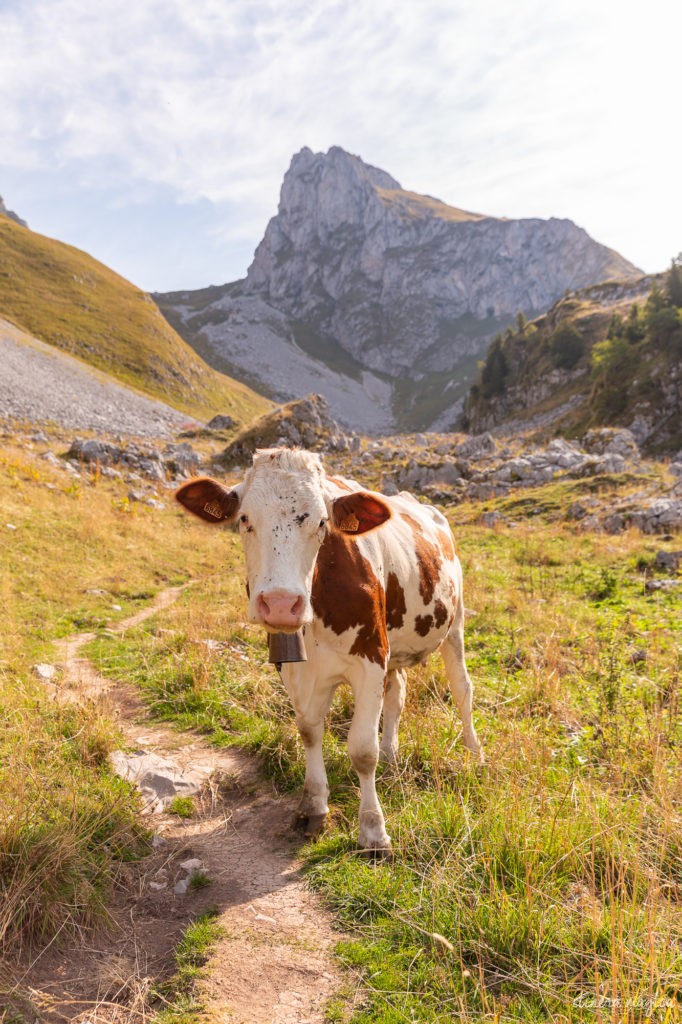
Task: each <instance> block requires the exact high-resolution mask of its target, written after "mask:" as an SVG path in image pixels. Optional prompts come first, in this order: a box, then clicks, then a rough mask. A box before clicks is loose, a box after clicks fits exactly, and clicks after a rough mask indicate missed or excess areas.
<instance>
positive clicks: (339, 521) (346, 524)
mask: <svg viewBox="0 0 682 1024" xmlns="http://www.w3.org/2000/svg"><path fill="white" fill-rule="evenodd" d="M390 518H391V510H390V508H389V507H388V505H387V504H386V503H385V502H383V501H382V500H381V498H379V497H378V496H377V495H375V494H368V493H367V491H355V492H354V493H353V494H344V496H343V497H342V498H337V499H336V500H335V501H334V502H333V504H332V522H333V523H334V526H335V527H336V529H337V530H341V532H342V533H366V532H367V531H368V530H374V529H376V527H377V526H381V524H382V523H385V522H386V520H387V519H390Z"/></svg>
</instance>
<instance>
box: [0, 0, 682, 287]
mask: <svg viewBox="0 0 682 1024" xmlns="http://www.w3.org/2000/svg"><path fill="white" fill-rule="evenodd" d="M681 37H682V3H680V2H679V0H648V2H647V3H646V4H643V3H642V2H641V0H639V2H637V3H634V2H631V0H514V2H511V0H478V2H477V3H474V2H473V0H468V2H463V0H419V2H417V0H340V2H336V0H308V2H302V0H97V2H96V3H93V2H92V0H0V41H1V42H2V45H1V46H0V195H2V196H3V198H4V200H5V202H6V204H7V206H8V207H9V208H10V209H13V210H16V212H17V213H19V214H20V216H22V217H24V218H25V219H26V220H27V221H28V223H29V225H30V226H31V227H32V228H33V229H34V230H36V231H39V232H41V233H43V234H46V235H50V236H51V237H54V238H59V239H60V240H61V241H64V242H68V243H70V244H72V245H75V246H77V247H78V248H81V249H84V250H85V251H87V252H89V253H91V254H92V255H93V256H95V257H96V258H97V259H99V260H101V261H102V262H103V263H106V264H107V265H108V266H110V267H112V268H113V269H114V270H116V271H118V272H119V273H120V274H122V275H123V276H124V277H126V278H128V279H129V280H131V281H133V282H134V283H135V284H137V285H138V286H139V287H141V288H144V289H146V290H149V291H168V290H176V289H185V288H187V289H189V288H200V287H205V286H206V285H209V284H222V283H224V282H226V281H231V280H235V279H237V278H239V277H243V276H244V274H245V272H246V270H247V268H248V266H249V263H250V262H251V258H252V256H253V252H254V249H255V247H256V245H257V244H258V242H259V240H260V238H261V237H262V235H263V232H264V230H265V227H266V225H267V222H268V220H269V218H270V217H271V216H273V215H274V214H275V213H276V210H277V202H278V196H279V188H280V185H281V181H282V177H283V175H284V173H285V171H286V169H287V167H288V165H289V162H290V160H291V157H292V155H293V154H294V153H295V152H297V151H298V150H300V149H301V148H302V147H303V146H309V147H310V148H311V149H313V150H314V151H315V152H319V151H326V150H327V149H329V147H330V146H333V145H338V146H342V147H343V148H344V149H346V150H348V151H349V152H351V153H355V154H357V155H359V156H361V157H362V158H363V159H364V160H366V161H367V162H368V163H372V164H374V165H375V166H378V167H382V168H383V169H384V170H386V171H388V172H389V173H390V174H391V175H392V176H393V177H394V178H397V179H398V181H400V182H401V184H402V185H403V187H404V188H408V189H410V190H412V191H415V192H422V193H426V194H429V195H433V196H437V197H438V198H440V199H442V200H444V201H445V202H448V203H451V204H452V205H454V206H459V207H462V208H464V209H468V210H474V211H477V212H480V213H486V214H490V215H493V216H505V217H552V216H554V217H569V218H570V219H571V220H573V221H575V222H576V223H577V224H579V225H580V226H581V227H583V228H585V229H586V230H587V231H588V232H589V233H590V234H591V235H592V237H594V238H596V239H597V240H598V241H600V242H602V243H604V244H605V245H608V246H611V247H612V248H614V249H617V250H618V251H619V252H620V253H621V254H622V255H623V256H625V257H626V258H627V259H629V260H631V261H632V262H633V263H635V264H636V265H637V266H639V267H641V268H642V269H643V270H645V271H647V272H651V271H657V270H663V269H665V267H667V266H668V265H669V264H670V260H671V258H672V257H673V256H675V255H677V253H678V252H680V250H682V188H681V186H680V182H681V180H682V175H681V174H680V164H681V161H682V145H681V143H680V138H681V136H680V127H679V126H680V122H681V121H682V116H681V100H680V96H681V86H682V80H681V78H680V60H679V40H680V38H681Z"/></svg>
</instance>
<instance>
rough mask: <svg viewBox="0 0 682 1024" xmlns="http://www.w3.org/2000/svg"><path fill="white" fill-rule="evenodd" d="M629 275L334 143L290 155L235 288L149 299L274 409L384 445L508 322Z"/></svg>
mask: <svg viewBox="0 0 682 1024" xmlns="http://www.w3.org/2000/svg"><path fill="white" fill-rule="evenodd" d="M638 274H639V272H638V271H637V270H636V268H635V267H633V266H632V264H630V263H628V262H627V261H626V260H624V259H623V258H622V257H621V256H619V255H618V254H617V253H615V252H613V251H612V250H610V249H607V248H605V247H604V246H602V245H599V244H598V243H597V242H595V241H594V240H593V239H591V238H590V237H589V236H588V235H587V234H586V233H585V232H584V231H583V230H582V229H581V228H578V227H577V226H576V225H575V224H573V223H572V222H571V221H569V220H559V219H556V218H552V219H550V220H547V221H543V220H539V219H529V220H506V219H499V218H495V217H486V216H484V215H482V214H475V213H469V212H467V211H464V210H458V209H456V208H454V207H451V206H448V205H446V204H445V203H442V202H440V201H439V200H437V199H433V198H432V197H430V196H422V195H417V194H416V193H413V192H408V191H406V190H404V189H403V188H402V187H401V186H400V184H399V182H397V181H396V180H395V179H394V178H392V177H391V176H390V175H389V174H387V173H386V172H385V171H382V170H380V169H378V168H375V167H371V166H369V165H368V164H365V163H364V162H363V161H362V160H361V159H360V158H359V157H356V156H352V155H351V154H349V153H346V152H344V150H342V149H340V148H339V147H337V146H335V147H332V148H331V149H330V150H329V152H328V153H313V152H311V150H310V149H307V148H305V149H303V150H301V152H300V153H297V154H296V155H295V156H294V158H293V160H292V162H291V166H290V167H289V170H288V171H287V173H286V175H285V177H284V181H283V184H282V190H281V196H280V203H279V209H278V212H277V215H276V216H275V217H273V218H272V220H271V221H270V223H269V224H268V226H267V229H266V232H265V235H264V237H263V240H262V241H261V243H260V245H259V246H258V248H257V250H256V253H255V256H254V260H253V263H252V264H251V267H250V268H249V271H248V274H247V277H246V279H245V280H244V281H243V282H236V283H235V284H233V285H229V286H225V288H223V289H217V290H216V291H217V292H218V293H219V294H213V293H211V295H210V296H209V297H208V298H206V299H205V300H203V299H202V300H201V302H198V301H197V299H196V298H195V297H194V295H193V293H191V292H186V293H175V295H174V296H158V297H157V298H158V299H159V301H160V304H161V307H162V309H163V308H165V309H169V308H171V309H172V310H173V312H174V313H175V315H176V316H177V315H179V316H180V317H181V319H182V321H183V322H184V325H185V327H186V329H187V332H186V335H185V336H186V337H187V338H188V340H189V341H190V342H191V341H192V332H195V331H197V330H201V331H202V334H203V336H204V338H205V339H206V340H207V341H208V343H209V346H210V348H211V349H213V351H214V352H215V353H216V356H217V357H220V356H221V354H222V357H223V358H224V359H225V360H229V363H230V365H231V366H232V367H233V368H236V369H238V370H242V371H243V372H244V373H246V374H248V375H249V379H251V380H254V379H256V380H257V381H260V382H261V384H262V386H264V387H265V388H266V389H270V390H271V391H272V389H273V388H274V389H275V391H276V394H275V397H277V398H287V397H297V396H298V395H300V394H302V393H305V391H307V390H315V391H319V392H321V393H322V394H324V395H325V396H326V397H327V399H328V401H329V404H330V407H331V410H332V414H333V415H334V416H335V417H336V418H337V419H339V420H340V421H341V422H343V423H345V424H347V425H350V426H353V427H355V428H357V429H360V430H370V431H384V432H386V431H387V430H388V429H389V428H390V427H392V426H394V425H396V424H399V423H400V422H401V416H403V415H404V409H403V408H402V407H401V403H402V405H404V404H405V403H407V404H408V405H409V404H410V402H411V401H412V400H413V399H414V398H415V396H416V395H417V394H418V393H419V392H420V381H422V380H425V379H426V378H427V376H428V375H429V374H443V378H442V381H440V382H439V381H436V382H435V383H434V381H433V380H431V381H430V384H431V387H432V389H435V392H436V394H434V398H433V401H432V402H431V403H429V408H428V410H427V411H424V412H423V413H420V414H419V415H421V416H422V417H423V424H422V425H423V426H428V425H430V424H431V423H433V422H435V421H436V420H437V419H438V416H439V415H440V416H441V417H442V415H443V414H444V413H445V414H446V417H447V415H449V413H447V410H450V409H452V410H454V408H455V407H457V406H458V395H457V393H453V392H452V384H453V381H454V382H455V383H459V384H462V383H463V380H464V376H465V374H466V373H471V372H472V362H473V360H475V358H476V357H477V356H479V355H481V354H482V353H483V351H484V350H485V348H486V347H487V344H488V341H489V340H490V338H491V337H492V335H493V334H494V333H495V332H496V331H497V330H499V329H500V328H501V327H502V326H504V325H506V324H507V323H509V322H510V320H511V319H512V318H513V317H514V316H515V315H516V313H517V312H518V311H519V310H523V311H524V312H525V313H526V314H533V313H536V312H540V311H544V310H545V309H547V308H548V307H549V306H550V305H551V304H552V303H553V302H554V301H555V300H556V299H557V298H558V297H559V296H561V295H562V294H563V293H564V292H565V290H566V289H573V288H578V287H581V286H583V285H586V284H592V283H595V282H598V281H602V280H605V279H606V278H611V277H622V278H626V279H627V278H631V277H634V276H637V275H638ZM465 362H468V365H467V366H465V365H464V363H465ZM315 374H317V376H318V382H317V383H313V378H314V377H315ZM405 382H407V384H408V386H407V387H405ZM398 384H400V386H398ZM448 386H449V391H450V393H449V394H448V393H447V392H448ZM439 389H440V390H439ZM363 394H364V402H363V401H362V396H363ZM453 417H454V412H453ZM451 418H452V417H451Z"/></svg>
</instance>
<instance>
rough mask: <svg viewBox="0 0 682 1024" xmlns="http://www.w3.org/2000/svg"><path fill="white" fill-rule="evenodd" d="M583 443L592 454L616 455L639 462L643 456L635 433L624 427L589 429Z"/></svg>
mask: <svg viewBox="0 0 682 1024" xmlns="http://www.w3.org/2000/svg"><path fill="white" fill-rule="evenodd" d="M582 445H583V448H584V449H585V451H586V452H589V453H590V455H616V456H620V457H621V458H622V459H624V460H627V461H628V462H639V460H640V458H641V452H640V450H639V445H638V444H637V441H636V440H635V438H634V435H633V434H632V432H631V431H630V430H626V429H625V428H624V427H596V428H595V429H593V430H588V431H587V433H586V434H585V436H584V437H583V439H582ZM615 472H618V470H615Z"/></svg>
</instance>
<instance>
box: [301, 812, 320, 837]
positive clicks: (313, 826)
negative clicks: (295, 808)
mask: <svg viewBox="0 0 682 1024" xmlns="http://www.w3.org/2000/svg"><path fill="white" fill-rule="evenodd" d="M326 820H327V815H326V814H297V815H296V820H295V822H294V825H295V828H296V829H297V831H299V832H302V833H303V835H304V836H306V838H312V837H313V836H319V834H320V832H322V830H323V829H324V825H325V822H326Z"/></svg>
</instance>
